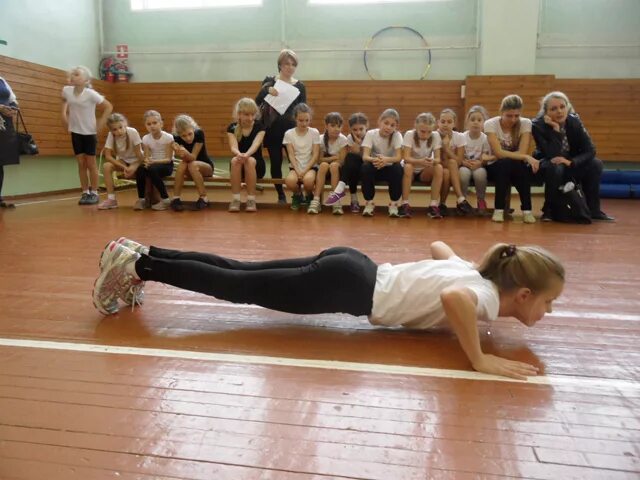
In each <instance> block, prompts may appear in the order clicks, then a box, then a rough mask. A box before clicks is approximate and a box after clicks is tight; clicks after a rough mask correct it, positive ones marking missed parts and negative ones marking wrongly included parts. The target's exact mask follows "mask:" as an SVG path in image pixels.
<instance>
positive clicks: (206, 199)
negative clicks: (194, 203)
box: [200, 195, 209, 203]
mask: <svg viewBox="0 0 640 480" xmlns="http://www.w3.org/2000/svg"><path fill="white" fill-rule="evenodd" d="M200 198H201V199H202V200H204V201H205V202H207V203H209V199H208V198H207V196H206V195H205V196H204V197H200Z"/></svg>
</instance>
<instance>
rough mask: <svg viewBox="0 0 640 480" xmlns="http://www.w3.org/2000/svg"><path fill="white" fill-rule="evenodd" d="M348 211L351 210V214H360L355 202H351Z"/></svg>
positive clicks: (357, 204) (358, 206) (358, 205)
mask: <svg viewBox="0 0 640 480" xmlns="http://www.w3.org/2000/svg"><path fill="white" fill-rule="evenodd" d="M349 209H350V210H351V213H360V204H359V203H358V202H357V201H355V202H351V206H350V207H349Z"/></svg>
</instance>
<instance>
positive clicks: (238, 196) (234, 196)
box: [231, 193, 240, 201]
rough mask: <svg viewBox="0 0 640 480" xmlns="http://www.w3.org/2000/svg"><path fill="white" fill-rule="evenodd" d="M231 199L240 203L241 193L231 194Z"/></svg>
mask: <svg viewBox="0 0 640 480" xmlns="http://www.w3.org/2000/svg"><path fill="white" fill-rule="evenodd" d="M231 199H232V200H237V201H240V194H239V193H233V194H231Z"/></svg>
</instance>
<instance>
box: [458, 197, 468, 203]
mask: <svg viewBox="0 0 640 480" xmlns="http://www.w3.org/2000/svg"><path fill="white" fill-rule="evenodd" d="M465 200H466V198H464V197H458V203H462V202H464V201H465Z"/></svg>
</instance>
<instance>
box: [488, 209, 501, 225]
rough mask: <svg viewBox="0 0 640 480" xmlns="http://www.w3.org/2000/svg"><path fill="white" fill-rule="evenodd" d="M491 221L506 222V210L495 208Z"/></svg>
mask: <svg viewBox="0 0 640 480" xmlns="http://www.w3.org/2000/svg"><path fill="white" fill-rule="evenodd" d="M491 221H493V222H498V223H502V222H504V210H494V211H493V215H492V217H491Z"/></svg>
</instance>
